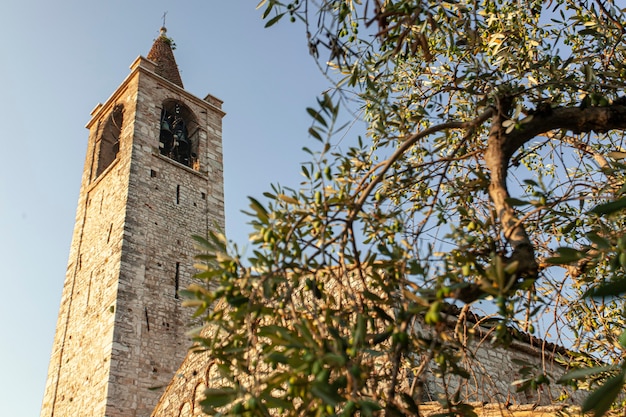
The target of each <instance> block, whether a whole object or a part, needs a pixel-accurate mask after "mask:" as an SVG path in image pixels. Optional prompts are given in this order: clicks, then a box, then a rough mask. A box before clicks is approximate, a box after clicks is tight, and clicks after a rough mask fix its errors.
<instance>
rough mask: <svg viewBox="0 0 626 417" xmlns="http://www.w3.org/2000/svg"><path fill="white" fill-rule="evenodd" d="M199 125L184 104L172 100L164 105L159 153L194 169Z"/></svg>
mask: <svg viewBox="0 0 626 417" xmlns="http://www.w3.org/2000/svg"><path fill="white" fill-rule="evenodd" d="M197 126H198V123H197V122H196V120H195V118H194V117H193V114H192V113H191V111H190V110H189V109H188V108H187V107H186V106H185V105H183V104H181V103H179V102H176V101H173V100H170V101H166V102H164V103H163V109H162V110H161V123H160V132H159V151H160V153H161V155H164V156H167V157H168V158H170V159H173V160H174V161H176V162H179V163H181V164H183V165H186V166H188V167H193V166H194V165H195V161H196V159H197V146H198V141H197V140H196V138H195V135H196V133H197V131H198V129H197Z"/></svg>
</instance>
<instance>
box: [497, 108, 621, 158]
mask: <svg viewBox="0 0 626 417" xmlns="http://www.w3.org/2000/svg"><path fill="white" fill-rule="evenodd" d="M555 129H564V130H569V131H571V132H573V133H586V132H597V133H603V132H608V131H609V130H614V129H626V106H624V105H621V104H619V105H612V106H607V107H587V108H584V109H583V108H580V107H557V108H555V109H551V110H548V111H542V112H539V113H536V114H534V115H533V119H532V120H531V121H529V122H528V123H524V124H523V125H522V128H521V129H516V130H514V131H513V132H511V133H510V134H508V135H507V141H506V142H507V143H506V144H505V149H504V152H505V155H506V157H507V159H508V158H511V156H513V154H514V153H515V152H516V151H517V150H518V149H519V148H521V147H522V146H524V144H526V142H528V141H529V140H531V139H532V138H534V137H536V136H540V135H542V134H544V133H547V132H549V131H551V130H555Z"/></svg>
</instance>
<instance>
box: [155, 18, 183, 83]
mask: <svg viewBox="0 0 626 417" xmlns="http://www.w3.org/2000/svg"><path fill="white" fill-rule="evenodd" d="M166 32H167V29H165V28H164V27H162V28H161V34H160V35H159V37H158V38H156V39H155V41H154V44H152V48H151V49H150V52H148V56H147V58H148V59H149V60H150V61H152V62H154V63H156V64H157V68H156V73H157V74H158V75H160V76H161V77H163V78H165V79H166V80H168V81H171V82H173V83H174V84H176V85H177V86H179V87H181V88H183V80H182V79H181V78H180V73H179V72H178V65H176V59H175V58H174V53H173V52H172V40H171V39H170V38H168V37H167V35H166V34H165V33H166Z"/></svg>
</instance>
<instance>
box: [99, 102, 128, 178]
mask: <svg viewBox="0 0 626 417" xmlns="http://www.w3.org/2000/svg"><path fill="white" fill-rule="evenodd" d="M123 121H124V106H122V105H121V104H120V105H117V106H115V108H114V109H113V111H112V112H111V114H110V115H109V117H108V119H107V121H106V123H105V125H104V127H103V129H102V131H101V133H100V138H99V139H98V141H97V143H96V146H97V149H98V165H97V169H96V176H98V175H100V174H102V173H103V172H104V170H105V169H107V168H108V167H109V165H111V163H112V162H113V161H115V158H116V157H117V154H118V152H119V150H120V135H121V133H122V122H123Z"/></svg>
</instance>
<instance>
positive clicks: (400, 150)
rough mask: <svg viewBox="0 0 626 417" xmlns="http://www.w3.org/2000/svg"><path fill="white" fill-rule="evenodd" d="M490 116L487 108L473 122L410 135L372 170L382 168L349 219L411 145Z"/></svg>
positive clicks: (433, 128)
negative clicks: (427, 137) (435, 134)
mask: <svg viewBox="0 0 626 417" xmlns="http://www.w3.org/2000/svg"><path fill="white" fill-rule="evenodd" d="M492 114H493V109H492V108H488V109H487V110H485V111H484V112H483V113H482V114H480V115H479V116H478V117H477V118H475V119H473V120H470V121H467V122H448V123H442V124H440V125H436V126H431V127H429V128H428V129H425V130H422V131H421V132H417V133H414V134H413V135H411V136H409V137H408V138H406V139H405V140H404V142H402V145H400V147H399V148H398V149H396V151H395V152H394V153H393V155H391V156H390V157H389V159H387V160H386V161H384V162H383V163H382V165H380V164H379V165H377V166H376V167H375V168H374V170H375V169H377V168H379V167H381V166H382V168H381V170H380V172H379V173H378V175H376V177H375V178H374V179H373V180H372V182H370V183H369V184H368V185H367V187H365V189H364V190H363V192H362V194H361V196H360V197H359V199H358V200H357V201H356V203H355V206H354V208H353V209H352V213H351V214H350V219H354V218H355V217H356V215H357V214H358V212H359V211H361V208H362V207H363V204H365V201H366V200H367V197H368V196H369V195H370V194H371V193H372V191H373V190H374V188H375V187H376V185H377V184H378V183H379V182H380V181H382V179H383V178H384V176H385V174H386V173H387V171H389V169H390V168H391V166H392V165H393V164H394V163H395V162H396V161H397V160H398V159H400V158H401V157H402V155H404V153H405V152H406V151H408V150H409V149H410V148H411V147H412V146H413V145H415V143H416V142H417V141H419V140H420V139H422V138H424V137H426V136H428V135H432V134H433V133H437V132H440V131H442V130H448V129H467V128H469V129H475V128H476V127H478V126H479V125H480V124H482V123H484V122H485V121H486V120H488V119H489V118H490V117H491V116H492ZM374 170H372V171H370V172H368V173H367V175H365V176H363V179H364V180H365V179H366V178H369V177H370V175H371V174H372V173H373V171H374ZM361 185H362V184H361ZM360 189H361V186H359V189H358V190H357V193H358V192H359V190H360Z"/></svg>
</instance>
